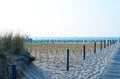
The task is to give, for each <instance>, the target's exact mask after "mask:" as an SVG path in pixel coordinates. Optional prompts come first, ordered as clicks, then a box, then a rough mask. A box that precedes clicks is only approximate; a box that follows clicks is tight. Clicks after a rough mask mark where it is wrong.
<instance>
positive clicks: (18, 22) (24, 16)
mask: <svg viewBox="0 0 120 79" xmlns="http://www.w3.org/2000/svg"><path fill="white" fill-rule="evenodd" d="M11 31H12V32H14V33H18V32H19V33H22V34H25V35H29V36H31V37H118V36H120V0H0V33H3V32H11Z"/></svg>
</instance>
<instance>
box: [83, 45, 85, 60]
mask: <svg viewBox="0 0 120 79" xmlns="http://www.w3.org/2000/svg"><path fill="white" fill-rule="evenodd" d="M83 59H84V60H85V45H83Z"/></svg>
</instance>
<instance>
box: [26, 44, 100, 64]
mask: <svg viewBox="0 0 120 79" xmlns="http://www.w3.org/2000/svg"><path fill="white" fill-rule="evenodd" d="M83 45H85V46H86V52H87V53H92V52H93V50H94V43H44V44H30V43H29V44H26V45H25V48H26V49H27V50H28V51H29V52H30V53H31V54H32V55H33V56H35V57H36V59H37V60H38V61H39V63H41V64H42V63H46V64H47V65H48V66H49V65H50V64H51V62H52V64H54V65H55V66H58V65H60V64H61V65H62V66H63V65H65V63H66V50H67V49H69V50H70V59H71V62H72V64H71V66H73V64H74V63H73V62H75V61H79V58H80V56H81V55H82V52H83ZM96 47H97V50H100V43H97V44H96ZM76 58H78V60H76Z"/></svg>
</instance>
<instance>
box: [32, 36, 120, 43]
mask: <svg viewBox="0 0 120 79" xmlns="http://www.w3.org/2000/svg"><path fill="white" fill-rule="evenodd" d="M32 39H33V40H34V41H38V42H94V41H108V40H114V41H120V37H32Z"/></svg>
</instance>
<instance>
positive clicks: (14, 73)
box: [12, 65, 16, 79]
mask: <svg viewBox="0 0 120 79" xmlns="http://www.w3.org/2000/svg"><path fill="white" fill-rule="evenodd" d="M12 79H16V65H12Z"/></svg>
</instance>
